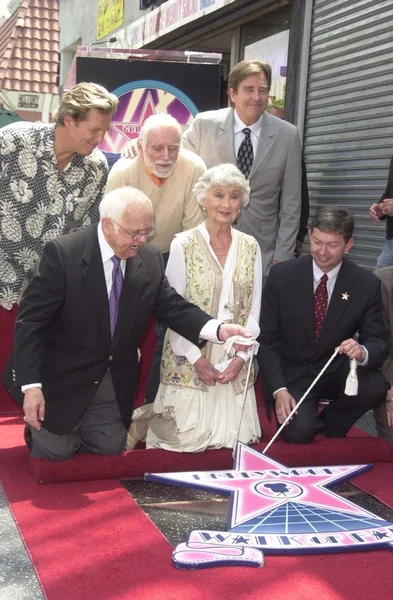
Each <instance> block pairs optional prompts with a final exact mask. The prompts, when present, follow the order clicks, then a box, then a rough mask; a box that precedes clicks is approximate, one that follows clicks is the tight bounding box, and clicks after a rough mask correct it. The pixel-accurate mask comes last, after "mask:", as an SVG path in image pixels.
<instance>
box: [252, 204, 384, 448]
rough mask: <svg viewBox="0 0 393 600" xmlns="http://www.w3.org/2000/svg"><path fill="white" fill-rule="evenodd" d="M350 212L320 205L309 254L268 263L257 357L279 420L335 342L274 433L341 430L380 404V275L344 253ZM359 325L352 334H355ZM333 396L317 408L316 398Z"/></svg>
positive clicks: (297, 438)
mask: <svg viewBox="0 0 393 600" xmlns="http://www.w3.org/2000/svg"><path fill="white" fill-rule="evenodd" d="M353 228H354V222H353V217H352V215H351V214H350V213H349V212H348V211H347V210H345V209H343V208H340V207H337V206H322V207H320V208H319V209H318V210H317V213H316V215H315V216H314V217H313V220H312V224H311V228H310V232H309V236H310V253H311V255H308V256H303V257H300V258H298V259H296V260H293V261H288V262H284V263H282V264H280V265H277V266H276V267H274V268H273V269H272V271H271V273H270V275H269V277H268V279H267V282H266V284H265V287H264V290H263V297H262V315H261V333H260V340H259V341H260V343H261V346H260V349H259V355H258V360H259V365H260V369H261V372H262V380H263V383H264V389H265V398H266V402H267V405H268V410H269V411H270V406H271V404H272V403H274V409H275V413H276V418H277V421H278V423H283V422H284V421H285V419H286V418H287V417H288V416H289V414H290V412H291V411H292V409H293V408H294V407H295V405H296V403H297V402H298V401H299V400H300V398H301V397H302V396H303V394H304V393H305V391H306V390H307V389H308V388H309V386H310V384H311V383H312V382H313V381H314V379H315V378H316V377H317V375H318V374H319V372H320V371H321V370H322V368H323V366H324V365H325V364H326V362H327V361H328V360H329V358H330V357H331V355H332V354H333V352H334V351H335V348H336V347H339V355H338V356H337V357H336V358H335V359H334V360H333V362H332V364H331V365H330V366H329V368H328V369H327V370H326V372H325V373H324V375H323V376H322V377H321V379H320V380H319V381H318V383H317V384H316V385H315V387H314V388H313V389H312V390H311V392H310V393H309V395H308V396H307V397H306V399H305V400H304V402H303V403H302V404H301V406H300V407H299V409H298V411H297V413H296V414H295V415H294V416H293V418H292V419H291V420H290V421H289V422H288V424H287V425H286V426H285V427H284V429H283V431H282V433H281V436H282V438H283V439H284V440H286V441H288V442H292V443H308V442H311V441H312V439H313V438H314V436H315V435H316V434H317V433H319V432H321V433H324V435H326V437H345V435H346V433H347V431H348V430H349V429H350V427H351V426H352V425H353V424H354V423H355V422H356V421H357V419H359V417H361V416H362V415H363V414H364V413H365V412H366V411H368V410H369V409H371V408H374V407H376V406H379V405H380V404H381V403H382V402H383V401H384V400H385V396H386V392H387V390H388V389H389V384H388V383H387V382H386V380H385V378H384V377H383V375H382V373H381V372H380V371H379V369H378V367H380V366H381V365H382V363H383V360H384V359H385V358H386V356H387V354H388V348H387V344H386V342H385V330H384V325H383V322H382V316H381V292H380V282H379V281H378V279H377V278H376V277H375V275H373V274H372V273H371V272H369V271H366V270H365V269H362V268H361V267H359V266H357V265H356V264H355V263H352V262H351V261H350V260H348V259H347V258H345V257H344V254H346V253H347V252H348V251H349V250H350V249H351V248H352V245H353V243H354V242H353V238H352V233H353ZM357 333H358V339H357V340H356V339H354V338H355V336H356V335H357ZM348 359H356V360H357V363H358V367H359V368H358V369H357V372H358V380H359V390H358V394H357V395H356V396H349V395H347V394H345V391H344V390H345V383H346V379H347V376H348V372H349V364H350V363H349V360H348ZM321 397H327V398H329V399H332V401H331V402H330V403H329V404H328V406H327V407H326V408H324V409H323V410H322V412H320V413H319V410H318V400H319V399H320V398H321Z"/></svg>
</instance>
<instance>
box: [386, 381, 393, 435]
mask: <svg viewBox="0 0 393 600" xmlns="http://www.w3.org/2000/svg"><path fill="white" fill-rule="evenodd" d="M392 398H393V385H392V386H391V387H390V390H388V391H387V394H386V402H385V410H386V420H387V422H388V425H389V427H393V400H392Z"/></svg>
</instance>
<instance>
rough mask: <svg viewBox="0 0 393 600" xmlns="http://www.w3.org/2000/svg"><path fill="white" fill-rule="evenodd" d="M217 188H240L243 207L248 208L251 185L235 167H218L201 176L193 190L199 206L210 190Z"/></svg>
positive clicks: (229, 165) (228, 165) (226, 165)
mask: <svg viewBox="0 0 393 600" xmlns="http://www.w3.org/2000/svg"><path fill="white" fill-rule="evenodd" d="M217 186H219V187H235V188H238V189H239V191H240V201H241V203H242V206H247V204H248V201H249V199H250V183H249V182H248V181H247V179H246V178H245V177H244V175H243V173H241V172H240V171H239V169H238V168H237V167H235V165H231V164H229V163H228V164H224V165H217V167H212V168H211V169H208V170H207V171H205V173H203V175H201V176H200V178H199V179H198V181H197V182H196V184H195V185H194V189H193V191H194V194H195V198H196V201H197V202H198V204H201V205H202V204H203V202H204V200H206V198H207V194H208V191H209V189H210V188H212V187H217Z"/></svg>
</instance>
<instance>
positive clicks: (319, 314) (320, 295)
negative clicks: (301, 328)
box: [314, 273, 328, 342]
mask: <svg viewBox="0 0 393 600" xmlns="http://www.w3.org/2000/svg"><path fill="white" fill-rule="evenodd" d="M327 280H328V276H327V275H326V273H325V275H322V277H321V279H320V282H319V284H318V287H317V289H316V290H315V294H314V324H315V325H314V341H315V342H316V341H317V339H318V337H319V334H320V333H321V329H322V325H323V320H324V318H325V314H326V311H327V307H328V291H327V286H326V284H327Z"/></svg>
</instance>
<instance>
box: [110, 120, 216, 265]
mask: <svg viewBox="0 0 393 600" xmlns="http://www.w3.org/2000/svg"><path fill="white" fill-rule="evenodd" d="M181 135H182V127H181V125H180V123H178V121H176V119H175V118H174V117H172V116H171V115H168V114H164V113H162V114H158V115H152V116H151V117H149V118H148V119H146V121H145V122H144V124H143V126H142V128H141V131H140V135H139V138H138V141H137V147H138V156H136V157H135V158H133V159H132V160H129V159H127V158H120V159H119V160H118V161H117V162H116V163H115V164H114V165H113V167H112V169H111V171H110V173H109V177H108V184H107V189H106V191H107V192H110V191H112V190H114V189H117V188H119V187H123V186H131V187H134V188H137V189H139V190H141V191H142V192H144V193H145V194H146V196H147V197H148V198H150V200H151V202H152V204H153V210H154V217H155V230H156V235H155V236H154V237H153V238H152V240H151V241H150V243H151V244H152V246H154V247H155V248H158V250H160V251H161V252H162V253H163V255H164V261H165V263H166V261H167V258H168V253H169V246H170V244H171V242H172V240H173V238H174V236H175V234H176V233H180V232H181V231H187V230H188V229H192V228H193V227H196V226H197V225H199V223H201V222H202V220H203V215H202V211H201V208H200V206H199V204H198V203H197V202H196V201H195V198H194V197H193V192H192V189H193V187H194V184H195V183H196V181H197V180H198V179H199V177H200V176H201V175H202V173H204V172H205V171H206V167H205V163H204V162H203V160H202V159H201V158H200V157H199V156H197V155H196V154H194V153H193V152H190V151H188V150H183V149H181V148H180V140H181Z"/></svg>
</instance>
